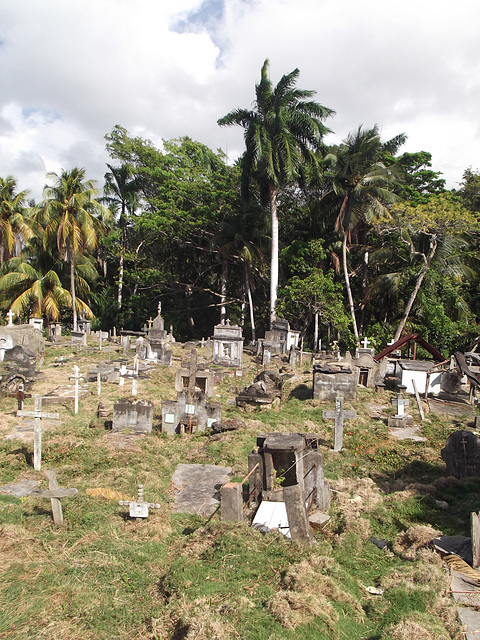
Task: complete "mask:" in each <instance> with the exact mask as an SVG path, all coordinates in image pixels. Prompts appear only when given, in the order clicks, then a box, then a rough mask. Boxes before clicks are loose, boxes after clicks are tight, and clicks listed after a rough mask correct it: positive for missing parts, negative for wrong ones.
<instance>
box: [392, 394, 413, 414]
mask: <svg viewBox="0 0 480 640" xmlns="http://www.w3.org/2000/svg"><path fill="white" fill-rule="evenodd" d="M391 402H392V404H396V405H397V414H396V416H395V417H396V418H403V416H404V415H405V406H408V405H409V404H410V400H408V398H404V397H403V394H401V393H398V394H397V397H396V398H392V400H391Z"/></svg>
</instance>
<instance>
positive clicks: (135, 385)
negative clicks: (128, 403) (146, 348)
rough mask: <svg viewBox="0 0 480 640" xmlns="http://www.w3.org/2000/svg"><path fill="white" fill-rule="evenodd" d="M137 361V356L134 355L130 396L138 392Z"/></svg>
mask: <svg viewBox="0 0 480 640" xmlns="http://www.w3.org/2000/svg"><path fill="white" fill-rule="evenodd" d="M138 361H139V357H138V356H137V355H136V356H135V358H134V360H133V374H132V396H136V395H137V393H138Z"/></svg>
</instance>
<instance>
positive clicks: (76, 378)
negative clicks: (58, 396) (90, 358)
mask: <svg viewBox="0 0 480 640" xmlns="http://www.w3.org/2000/svg"><path fill="white" fill-rule="evenodd" d="M82 378H83V376H81V375H80V374H79V372H78V367H77V365H74V367H73V376H70V380H74V381H75V387H74V388H75V410H74V412H75V415H77V413H78V381H79V380H81V379H82Z"/></svg>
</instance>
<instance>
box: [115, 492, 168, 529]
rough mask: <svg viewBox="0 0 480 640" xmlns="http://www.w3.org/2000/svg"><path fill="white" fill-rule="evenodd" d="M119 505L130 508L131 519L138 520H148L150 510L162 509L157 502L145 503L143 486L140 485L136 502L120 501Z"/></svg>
mask: <svg viewBox="0 0 480 640" xmlns="http://www.w3.org/2000/svg"><path fill="white" fill-rule="evenodd" d="M118 504H119V505H120V506H125V507H128V508H129V516H130V518H136V519H137V520H141V519H143V518H148V510H149V509H160V505H159V504H158V503H157V502H145V500H144V499H143V484H139V485H138V494H137V499H136V501H134V500H119V502H118Z"/></svg>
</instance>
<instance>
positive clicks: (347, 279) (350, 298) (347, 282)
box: [342, 231, 359, 342]
mask: <svg viewBox="0 0 480 640" xmlns="http://www.w3.org/2000/svg"><path fill="white" fill-rule="evenodd" d="M342 262H343V275H344V278H345V287H346V289H347V296H348V304H349V307H350V314H351V316H352V322H353V333H354V335H355V341H356V342H358V341H359V336H358V329H357V321H356V319H355V307H354V304H353V296H352V289H351V288H350V277H349V275H348V265H347V232H346V231H344V232H343V245H342Z"/></svg>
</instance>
